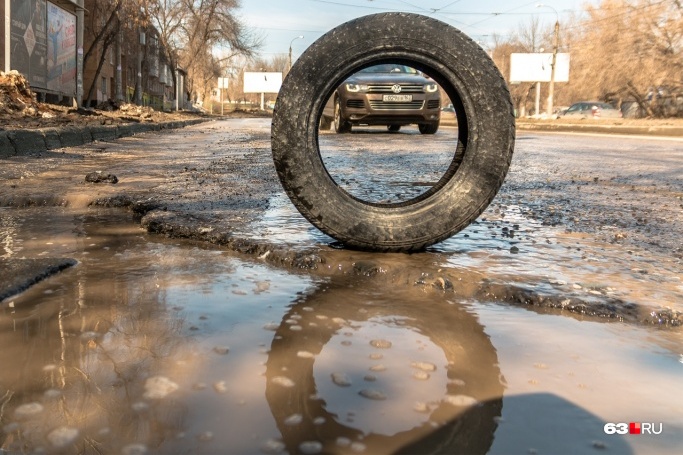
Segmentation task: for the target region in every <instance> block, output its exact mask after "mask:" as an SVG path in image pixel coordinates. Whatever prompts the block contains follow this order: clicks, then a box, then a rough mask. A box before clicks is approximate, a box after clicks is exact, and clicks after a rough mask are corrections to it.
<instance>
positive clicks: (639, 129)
mask: <svg viewBox="0 0 683 455" xmlns="http://www.w3.org/2000/svg"><path fill="white" fill-rule="evenodd" d="M517 130H518V131H547V132H557V133H599V134H625V135H638V136H656V137H659V136H663V137H683V127H680V126H636V125H599V124H584V125H580V124H572V123H526V122H517Z"/></svg>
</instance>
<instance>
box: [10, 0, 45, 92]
mask: <svg viewBox="0 0 683 455" xmlns="http://www.w3.org/2000/svg"><path fill="white" fill-rule="evenodd" d="M10 11H11V14H10V15H11V24H10V61H11V67H12V68H11V69H14V70H17V71H19V72H20V73H22V74H23V75H24V76H26V78H27V79H28V82H29V84H30V85H31V87H37V88H43V89H44V88H47V68H46V63H47V61H46V59H47V3H46V1H45V0H12V3H11V5H10Z"/></svg>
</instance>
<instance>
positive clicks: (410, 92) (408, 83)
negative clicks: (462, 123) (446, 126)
mask: <svg viewBox="0 0 683 455" xmlns="http://www.w3.org/2000/svg"><path fill="white" fill-rule="evenodd" d="M440 120H441V98H440V93H439V86H438V85H437V84H436V82H434V81H433V80H432V79H430V78H428V77H426V76H425V75H423V74H422V73H421V72H419V71H417V70H416V69H414V68H411V67H409V66H406V65H395V64H381V65H375V66H371V67H368V68H365V69H363V70H360V71H359V72H357V73H356V74H354V75H353V76H351V77H350V78H348V79H347V80H346V81H344V82H343V83H342V84H341V85H340V86H339V87H338V88H337V90H335V92H334V94H333V95H332V96H331V97H330V99H329V100H328V102H327V104H326V105H325V108H324V110H323V114H322V118H321V120H320V128H321V129H328V128H330V127H331V126H334V130H335V131H336V132H337V133H348V132H350V131H351V128H352V127H353V126H356V125H386V126H387V129H388V130H389V131H390V132H397V131H399V130H400V129H401V127H402V126H405V125H411V124H417V125H418V128H419V130H420V133H422V134H434V133H436V132H437V131H438V130H439V121H440Z"/></svg>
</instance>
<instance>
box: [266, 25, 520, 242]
mask: <svg viewBox="0 0 683 455" xmlns="http://www.w3.org/2000/svg"><path fill="white" fill-rule="evenodd" d="M435 36H438V37H440V38H439V39H438V40H434V37H435ZM391 61H400V62H401V63H404V64H407V65H410V66H412V67H414V68H416V69H419V70H422V71H425V72H426V73H427V74H429V75H430V76H432V78H433V79H434V80H435V81H436V82H437V83H438V84H439V85H440V86H441V87H442V88H443V89H444V90H445V91H446V93H447V94H448V96H449V98H450V99H451V100H452V101H453V105H454V106H455V110H456V116H457V119H458V145H457V146H456V147H455V150H454V151H453V160H452V162H451V164H450V166H449V168H448V170H447V171H446V173H445V174H444V175H443V176H442V177H441V179H440V180H439V181H438V182H437V184H436V185H434V186H433V187H432V188H431V189H430V190H428V191H427V192H425V193H424V194H422V195H420V196H419V197H417V198H415V199H411V200H409V201H405V202H402V203H397V204H378V203H370V202H367V201H361V200H359V199H357V198H355V197H353V196H351V195H350V194H348V193H347V192H346V191H344V190H342V189H341V188H340V187H339V186H338V185H337V183H336V182H335V181H334V180H333V178H332V177H331V176H330V175H329V173H328V172H327V169H326V168H325V166H324V163H323V161H322V158H321V155H320V150H319V147H318V136H317V125H318V122H319V118H320V115H321V113H322V110H323V107H324V104H325V102H326V101H327V100H328V99H329V98H330V96H331V95H332V94H333V92H334V90H335V89H336V88H337V86H339V84H341V83H342V82H343V81H344V80H345V79H346V78H348V77H349V76H350V75H351V74H353V73H355V72H357V71H358V70H360V69H362V68H365V67H367V66H371V65H373V64H377V63H381V62H391ZM437 68H438V70H437ZM514 138H515V123H514V115H513V107H512V102H511V99H510V94H509V92H508V89H507V86H506V84H505V81H504V80H503V77H502V76H501V74H500V72H499V71H498V70H497V69H496V67H495V65H494V64H493V61H492V60H491V59H490V58H489V56H488V55H487V54H486V52H484V50H483V49H481V48H480V47H479V46H478V45H477V44H476V43H475V42H473V41H472V40H471V39H470V38H468V37H467V36H466V35H464V34H463V33H461V32H460V31H458V30H457V29H455V28H453V27H451V26H449V25H448V24H445V23H443V22H440V21H437V20H435V19H432V18H429V17H425V16H421V15H416V14H408V13H382V14H376V15H371V16H365V17H361V18H358V19H355V20H353V21H350V22H347V23H345V24H342V25H340V26H339V27H337V28H336V29H335V30H333V31H331V32H329V33H328V34H326V35H324V36H323V37H321V38H320V39H319V40H318V41H316V42H315V43H314V44H313V45H312V46H311V47H310V48H309V49H307V50H306V52H304V54H303V55H302V56H301V57H300V58H299V59H298V60H297V62H296V64H295V65H294V67H293V68H292V70H291V72H290V73H289V74H288V76H287V78H286V79H285V81H284V82H283V85H282V89H281V91H280V94H279V97H278V103H277V106H276V107H275V112H274V114H273V124H272V149H273V159H274V161H275V167H276V170H277V172H278V175H279V178H280V181H281V182H282V185H283V186H284V188H285V191H286V192H287V195H288V196H289V198H290V199H291V200H292V202H293V203H294V205H295V206H296V207H297V209H298V210H299V211H300V212H301V214H302V215H303V216H304V217H306V218H307V219H308V220H309V221H310V222H311V223H312V224H313V225H315V226H316V227H317V228H319V229H320V230H321V231H323V232H325V233H326V234H328V235H329V236H331V237H333V238H335V239H337V240H339V241H341V242H342V243H344V244H345V245H346V246H349V247H352V248H358V249H366V250H374V251H416V250H421V249H424V248H425V247H427V246H429V245H432V244H434V243H437V242H439V241H441V240H444V239H446V238H448V237H450V236H452V235H453V234H455V233H457V232H458V231H460V230H462V229H463V228H465V227H466V226H468V225H469V224H470V223H471V222H472V221H474V220H475V219H476V218H477V217H478V216H479V215H480V214H481V213H482V212H483V211H484V210H485V209H486V207H487V206H488V205H489V203H490V202H491V200H492V199H493V198H494V197H495V195H496V193H497V192H498V190H499V189H500V186H501V185H502V183H503V180H504V178H505V175H506V173H507V171H508V168H509V166H510V161H511V159H512V153H513V148H514Z"/></svg>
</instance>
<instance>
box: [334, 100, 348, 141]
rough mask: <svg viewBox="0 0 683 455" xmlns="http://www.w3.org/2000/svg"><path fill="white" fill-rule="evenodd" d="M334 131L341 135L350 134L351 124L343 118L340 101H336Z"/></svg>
mask: <svg viewBox="0 0 683 455" xmlns="http://www.w3.org/2000/svg"><path fill="white" fill-rule="evenodd" d="M334 131H335V132H336V133H339V134H343V133H350V132H351V124H350V123H349V122H347V121H346V120H344V119H343V118H342V111H341V105H340V104H339V99H338V98H337V99H336V100H334Z"/></svg>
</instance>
